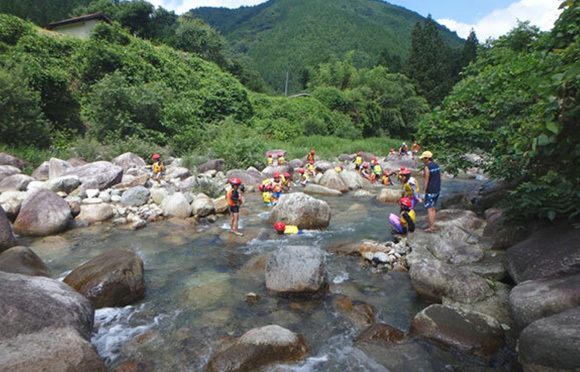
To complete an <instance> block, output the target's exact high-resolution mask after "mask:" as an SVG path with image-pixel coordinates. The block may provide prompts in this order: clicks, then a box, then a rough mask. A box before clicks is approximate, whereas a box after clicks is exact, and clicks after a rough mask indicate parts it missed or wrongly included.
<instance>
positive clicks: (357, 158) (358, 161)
mask: <svg viewBox="0 0 580 372" xmlns="http://www.w3.org/2000/svg"><path fill="white" fill-rule="evenodd" d="M354 163H355V164H356V165H361V164H362V156H357V157H356V160H355V162H354Z"/></svg>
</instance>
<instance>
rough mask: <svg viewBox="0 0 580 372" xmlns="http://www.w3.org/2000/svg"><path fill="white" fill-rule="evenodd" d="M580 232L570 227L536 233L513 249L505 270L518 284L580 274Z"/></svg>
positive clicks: (506, 257)
mask: <svg viewBox="0 0 580 372" xmlns="http://www.w3.org/2000/svg"><path fill="white" fill-rule="evenodd" d="M578 247H580V230H579V229H573V228H571V227H568V226H566V225H560V226H553V227H548V228H545V229H541V230H538V231H536V232H535V233H533V234H532V235H531V236H530V237H529V238H527V239H526V240H524V241H522V242H520V243H518V244H516V245H514V246H513V247H511V248H509V249H508V250H507V251H506V254H505V266H506V269H507V270H508V273H509V274H510V276H511V277H512V278H513V279H514V280H515V282H516V283H521V282H523V281H526V280H535V279H543V278H550V277H556V276H561V275H571V274H576V273H578V272H580V250H579V249H578Z"/></svg>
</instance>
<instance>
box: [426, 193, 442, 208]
mask: <svg viewBox="0 0 580 372" xmlns="http://www.w3.org/2000/svg"><path fill="white" fill-rule="evenodd" d="M437 199H439V194H425V202H424V204H425V208H435V204H437Z"/></svg>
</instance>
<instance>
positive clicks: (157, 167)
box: [153, 161, 163, 173]
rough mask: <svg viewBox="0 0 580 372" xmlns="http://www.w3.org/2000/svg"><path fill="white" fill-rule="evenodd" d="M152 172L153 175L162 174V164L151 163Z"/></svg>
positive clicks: (159, 162)
mask: <svg viewBox="0 0 580 372" xmlns="http://www.w3.org/2000/svg"><path fill="white" fill-rule="evenodd" d="M153 172H155V173H159V172H163V162H161V161H156V162H155V163H153Z"/></svg>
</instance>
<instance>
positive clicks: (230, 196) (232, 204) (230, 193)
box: [226, 189, 236, 207]
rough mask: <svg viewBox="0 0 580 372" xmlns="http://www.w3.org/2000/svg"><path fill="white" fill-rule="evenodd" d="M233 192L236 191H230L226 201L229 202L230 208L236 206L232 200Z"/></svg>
mask: <svg viewBox="0 0 580 372" xmlns="http://www.w3.org/2000/svg"><path fill="white" fill-rule="evenodd" d="M233 191H234V189H230V190H228V192H227V193H226V199H227V200H228V204H229V205H230V207H235V206H236V202H235V201H234V199H232V192H233Z"/></svg>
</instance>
